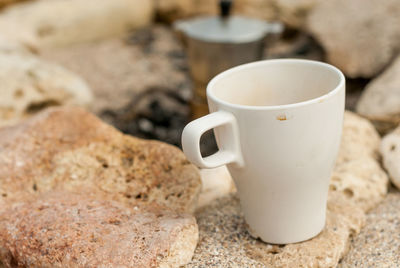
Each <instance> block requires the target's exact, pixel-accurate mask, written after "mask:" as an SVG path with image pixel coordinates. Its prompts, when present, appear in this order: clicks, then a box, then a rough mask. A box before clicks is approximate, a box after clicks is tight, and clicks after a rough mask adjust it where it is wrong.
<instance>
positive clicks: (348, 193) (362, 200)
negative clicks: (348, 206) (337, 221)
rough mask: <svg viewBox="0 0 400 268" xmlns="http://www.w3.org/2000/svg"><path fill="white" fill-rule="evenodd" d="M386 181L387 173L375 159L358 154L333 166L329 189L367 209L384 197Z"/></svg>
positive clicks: (386, 187)
mask: <svg viewBox="0 0 400 268" xmlns="http://www.w3.org/2000/svg"><path fill="white" fill-rule="evenodd" d="M388 182H389V180H388V176H387V174H386V173H385V172H384V171H383V170H382V168H381V167H380V165H379V163H378V162H377V161H376V160H375V159H373V158H371V157H363V156H360V158H358V159H354V160H350V161H348V162H345V163H342V164H337V165H336V166H335V169H334V171H333V174H332V177H331V181H330V185H329V187H330V188H329V189H330V192H340V193H341V194H342V197H344V198H345V199H348V200H352V201H353V202H354V203H355V204H356V206H357V207H359V208H361V209H362V210H364V211H368V210H370V209H371V208H374V207H375V206H376V205H377V204H379V203H380V202H381V201H382V200H383V199H384V198H385V196H386V194H387V189H388Z"/></svg>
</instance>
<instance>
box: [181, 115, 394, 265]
mask: <svg viewBox="0 0 400 268" xmlns="http://www.w3.org/2000/svg"><path fill="white" fill-rule="evenodd" d="M379 143H380V138H379V135H378V134H377V132H376V131H375V130H374V127H373V126H372V124H371V123H369V122H368V121H367V120H365V119H363V118H361V117H359V116H357V115H355V114H353V113H351V112H346V113H345V119H344V130H343V137H342V144H341V149H340V152H339V157H338V162H337V164H336V166H335V169H334V172H333V174H332V179H331V182H330V188H329V198H328V209H327V221H326V227H325V229H324V230H323V232H322V233H320V234H319V235H318V236H316V237H315V238H313V239H311V240H308V241H305V242H302V243H296V244H290V245H284V246H277V245H270V244H266V243H263V242H260V241H258V240H254V239H252V238H251V237H250V234H249V233H248V232H247V229H246V223H245V221H244V218H243V215H242V212H241V209H240V204H239V200H238V198H237V197H236V195H235V194H231V195H229V196H227V197H224V198H222V199H217V200H214V201H213V202H211V204H210V205H209V206H205V207H203V208H201V209H199V211H198V212H197V214H196V217H197V220H198V225H199V230H200V238H199V244H198V247H197V249H196V251H195V255H194V257H193V260H192V262H191V263H190V264H189V265H188V266H187V267H199V266H200V267H202V266H218V267H231V266H240V267H265V266H267V267H269V266H271V267H335V266H336V265H337V264H338V262H339V260H340V259H341V258H342V257H343V256H344V255H345V254H346V252H347V250H348V248H349V239H350V237H352V236H355V235H356V234H357V233H358V232H359V231H360V229H361V227H362V226H363V225H364V224H365V213H366V212H367V211H368V210H369V209H371V208H373V207H375V206H376V205H377V204H379V202H381V201H382V200H383V199H384V197H385V195H386V192H387V187H388V178H387V175H386V173H385V172H384V171H383V170H382V168H381V167H380V165H379V163H378V160H377V159H378V150H379Z"/></svg>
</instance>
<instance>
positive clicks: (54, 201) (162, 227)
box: [0, 192, 198, 267]
mask: <svg viewBox="0 0 400 268" xmlns="http://www.w3.org/2000/svg"><path fill="white" fill-rule="evenodd" d="M197 239H198V229H197V225H196V220H195V219H194V217H193V216H191V215H188V214H181V213H177V212H174V211H171V210H169V209H167V208H165V207H160V206H158V205H157V204H147V205H137V206H135V207H131V208H127V207H125V206H123V205H122V204H120V203H117V202H112V201H105V200H96V199H91V198H88V197H87V196H86V195H83V194H71V193H66V192H54V193H51V194H46V195H44V196H42V197H41V198H39V199H36V200H32V201H29V202H25V203H17V204H13V206H12V207H11V208H9V209H7V210H6V211H4V212H3V213H0V265H1V262H3V264H4V265H6V266H7V267H17V266H18V267H179V266H181V265H184V264H186V263H188V262H189V261H190V259H191V257H192V255H193V251H194V249H195V247H196V244H197Z"/></svg>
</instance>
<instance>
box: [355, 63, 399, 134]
mask: <svg viewBox="0 0 400 268" xmlns="http://www.w3.org/2000/svg"><path fill="white" fill-rule="evenodd" d="M357 112H358V113H359V114H361V115H363V116H365V117H366V118H368V119H370V120H371V121H372V122H373V123H374V124H375V126H376V127H377V129H378V130H379V131H380V132H382V133H386V132H388V131H390V130H392V129H394V128H395V127H396V126H397V125H398V124H399V123H400V56H398V57H397V58H396V59H395V60H394V62H393V63H392V64H391V65H390V66H389V67H388V68H387V69H386V70H385V71H384V72H383V73H382V74H380V75H379V76H378V77H376V78H375V79H373V80H372V81H371V82H370V83H369V84H368V85H367V87H366V88H365V90H364V92H363V93H362V95H361V97H360V100H359V101H358V103H357Z"/></svg>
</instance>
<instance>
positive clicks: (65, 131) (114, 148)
mask: <svg viewBox="0 0 400 268" xmlns="http://www.w3.org/2000/svg"><path fill="white" fill-rule="evenodd" d="M84 189H86V190H87V191H88V192H90V193H92V194H93V195H94V196H96V197H97V198H103V199H112V200H115V201H119V202H121V203H123V204H126V205H128V206H131V207H132V206H135V205H136V204H138V203H151V202H157V203H159V204H161V205H165V206H167V207H169V208H171V209H174V210H176V211H184V212H192V211H193V210H194V208H195V206H196V202H197V198H198V194H199V192H200V189H201V181H200V176H199V173H198V170H197V168H196V167H194V166H193V165H191V164H190V163H189V162H188V161H187V160H186V158H185V156H184V155H183V153H182V152H181V151H180V150H179V149H178V148H176V147H173V146H171V145H168V144H165V143H161V142H158V141H147V140H142V139H138V138H134V137H131V136H127V135H123V134H122V133H121V132H119V131H117V130H116V129H114V128H113V127H111V126H109V125H107V124H105V123H104V122H102V121H101V120H99V119H98V118H97V117H95V116H94V115H92V114H90V113H88V112H86V111H85V110H83V109H80V108H74V107H58V108H49V109H47V110H46V111H44V112H41V113H39V114H38V115H36V116H34V117H32V118H31V119H29V120H27V121H25V122H24V123H21V124H18V125H16V126H14V127H7V128H2V129H0V199H2V200H3V202H4V201H5V202H7V203H12V202H15V201H17V200H21V199H23V198H25V197H26V196H37V195H41V194H43V193H46V192H49V191H53V190H67V191H70V192H81V191H82V190H84Z"/></svg>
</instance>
